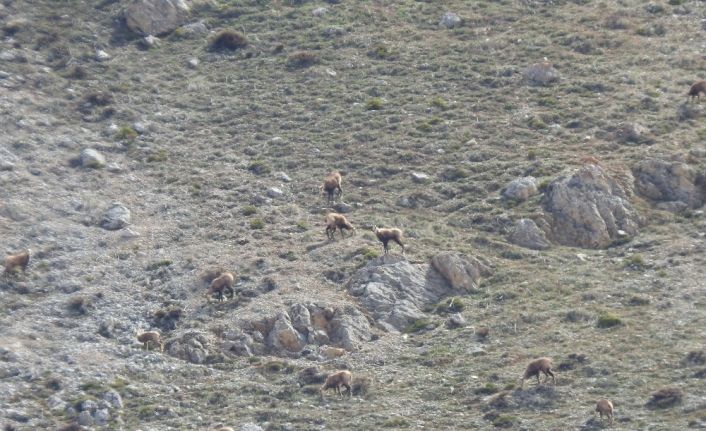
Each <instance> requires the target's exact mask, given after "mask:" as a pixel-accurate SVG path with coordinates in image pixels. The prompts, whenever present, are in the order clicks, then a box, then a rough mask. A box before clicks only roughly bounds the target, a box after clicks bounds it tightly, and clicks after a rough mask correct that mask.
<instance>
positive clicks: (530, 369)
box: [520, 358, 556, 388]
mask: <svg viewBox="0 0 706 431" xmlns="http://www.w3.org/2000/svg"><path fill="white" fill-rule="evenodd" d="M540 372H541V373H544V375H545V376H546V378H545V379H544V381H545V382H546V381H547V380H549V376H552V382H553V383H554V384H555V385H556V377H555V376H554V373H553V372H552V360H551V358H538V359H535V360H534V361H532V362H530V363H529V365H527V369H525V374H524V375H523V376H522V384H521V385H520V387H521V388H522V387H524V386H525V380H527V379H529V378H531V377H533V376H537V384H539V373H540Z"/></svg>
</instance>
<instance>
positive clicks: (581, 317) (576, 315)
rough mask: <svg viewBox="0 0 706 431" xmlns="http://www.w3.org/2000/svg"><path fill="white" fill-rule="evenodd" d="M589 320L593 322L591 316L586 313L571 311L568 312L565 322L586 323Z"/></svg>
mask: <svg viewBox="0 0 706 431" xmlns="http://www.w3.org/2000/svg"><path fill="white" fill-rule="evenodd" d="M587 320H591V316H589V315H588V314H586V313H584V312H583V311H576V310H571V311H569V312H567V313H566V315H565V316H564V321H566V322H571V323H576V322H585V321H587Z"/></svg>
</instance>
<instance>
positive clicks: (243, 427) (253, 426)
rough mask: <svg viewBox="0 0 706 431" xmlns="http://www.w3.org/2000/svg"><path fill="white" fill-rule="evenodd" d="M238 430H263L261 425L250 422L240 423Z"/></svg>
mask: <svg viewBox="0 0 706 431" xmlns="http://www.w3.org/2000/svg"><path fill="white" fill-rule="evenodd" d="M240 431H264V430H263V429H262V427H260V426H259V425H257V424H254V423H252V422H248V423H245V424H242V425H241V426H240Z"/></svg>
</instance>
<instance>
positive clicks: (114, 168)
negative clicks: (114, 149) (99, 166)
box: [108, 162, 123, 174]
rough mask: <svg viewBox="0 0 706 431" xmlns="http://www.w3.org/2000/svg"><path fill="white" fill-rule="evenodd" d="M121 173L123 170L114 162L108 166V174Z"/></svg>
mask: <svg viewBox="0 0 706 431" xmlns="http://www.w3.org/2000/svg"><path fill="white" fill-rule="evenodd" d="M122 171H123V168H122V167H120V165H119V164H117V163H115V162H113V163H111V164H109V165H108V172H112V173H114V174H118V173H120V172H122Z"/></svg>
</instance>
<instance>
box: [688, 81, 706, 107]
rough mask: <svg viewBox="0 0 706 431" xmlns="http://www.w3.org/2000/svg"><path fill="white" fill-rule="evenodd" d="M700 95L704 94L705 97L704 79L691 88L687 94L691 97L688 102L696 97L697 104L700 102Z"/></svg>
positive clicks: (705, 83) (705, 86)
mask: <svg viewBox="0 0 706 431" xmlns="http://www.w3.org/2000/svg"><path fill="white" fill-rule="evenodd" d="M700 93H704V94H705V95H706V79H705V80H703V81H699V82H697V83H696V84H694V85H692V86H691V88H690V89H689V94H688V95H689V96H691V97H690V99H689V100H691V101H693V100H694V97H696V98H697V99H699V102H701V95H700Z"/></svg>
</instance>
